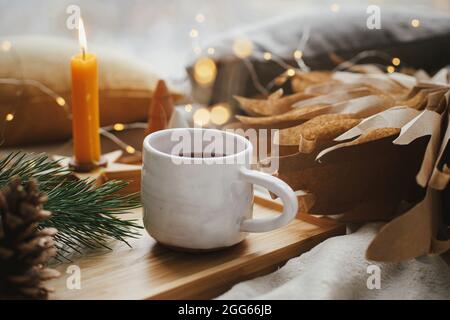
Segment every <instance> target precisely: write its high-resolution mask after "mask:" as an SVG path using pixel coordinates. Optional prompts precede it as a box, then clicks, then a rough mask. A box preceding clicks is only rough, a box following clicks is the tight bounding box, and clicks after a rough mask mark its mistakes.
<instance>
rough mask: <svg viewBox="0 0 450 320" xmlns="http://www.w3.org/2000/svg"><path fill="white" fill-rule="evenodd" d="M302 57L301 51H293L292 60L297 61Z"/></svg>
mask: <svg viewBox="0 0 450 320" xmlns="http://www.w3.org/2000/svg"><path fill="white" fill-rule="evenodd" d="M302 57H303V52H302V51H301V50H295V51H294V58H295V59H297V60H299V59H301V58H302Z"/></svg>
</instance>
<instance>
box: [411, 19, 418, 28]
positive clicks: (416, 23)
mask: <svg viewBox="0 0 450 320" xmlns="http://www.w3.org/2000/svg"><path fill="white" fill-rule="evenodd" d="M411 26H413V28H418V27H420V20H419V19H412V20H411Z"/></svg>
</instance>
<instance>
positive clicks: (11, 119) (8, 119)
mask: <svg viewBox="0 0 450 320" xmlns="http://www.w3.org/2000/svg"><path fill="white" fill-rule="evenodd" d="M13 119H14V115H13V114H12V113H8V114H7V115H6V121H13Z"/></svg>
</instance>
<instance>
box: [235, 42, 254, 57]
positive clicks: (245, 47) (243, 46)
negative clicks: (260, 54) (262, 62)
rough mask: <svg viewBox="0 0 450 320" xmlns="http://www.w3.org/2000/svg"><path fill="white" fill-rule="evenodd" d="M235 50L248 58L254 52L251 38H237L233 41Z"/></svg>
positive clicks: (240, 55) (239, 54)
mask: <svg viewBox="0 0 450 320" xmlns="http://www.w3.org/2000/svg"><path fill="white" fill-rule="evenodd" d="M233 51H234V54H235V55H237V56H238V57H239V58H241V59H244V58H247V57H248V56H250V55H251V54H252V51H253V43H252V42H251V41H250V40H249V39H245V38H239V39H235V40H234V43H233Z"/></svg>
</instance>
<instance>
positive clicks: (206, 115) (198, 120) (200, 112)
mask: <svg viewBox="0 0 450 320" xmlns="http://www.w3.org/2000/svg"><path fill="white" fill-rule="evenodd" d="M210 119H211V114H210V112H209V110H208V109H206V108H200V109H197V110H196V111H195V112H194V116H193V120H194V123H195V124H196V125H198V126H205V125H207V124H208V123H209V120H210Z"/></svg>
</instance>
